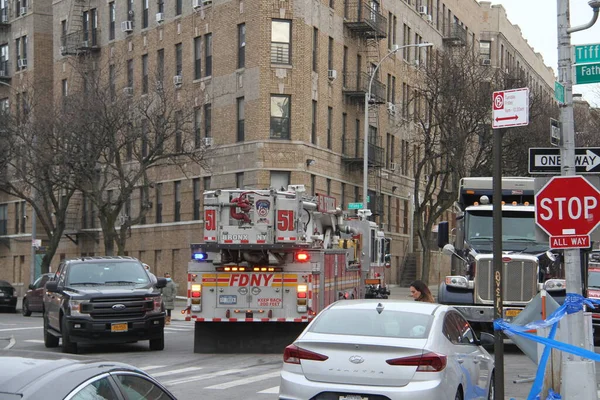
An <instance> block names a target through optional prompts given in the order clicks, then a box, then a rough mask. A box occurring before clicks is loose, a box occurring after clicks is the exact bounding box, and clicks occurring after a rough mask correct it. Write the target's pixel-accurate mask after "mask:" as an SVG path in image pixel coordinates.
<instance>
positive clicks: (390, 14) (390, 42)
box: [388, 12, 394, 50]
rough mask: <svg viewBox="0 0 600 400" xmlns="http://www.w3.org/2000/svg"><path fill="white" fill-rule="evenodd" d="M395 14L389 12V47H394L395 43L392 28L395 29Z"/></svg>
mask: <svg viewBox="0 0 600 400" xmlns="http://www.w3.org/2000/svg"><path fill="white" fill-rule="evenodd" d="M393 24H394V14H392V13H391V12H389V13H388V49H390V50H391V49H392V47H393V46H392V45H393V44H394V42H393V40H392V38H393V36H392V29H394V25H393Z"/></svg>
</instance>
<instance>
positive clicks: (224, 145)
mask: <svg viewBox="0 0 600 400" xmlns="http://www.w3.org/2000/svg"><path fill="white" fill-rule="evenodd" d="M50 3H51V4H50ZM423 42H430V43H433V45H434V48H444V47H448V46H474V47H475V48H477V47H479V49H480V55H481V58H482V63H484V65H489V66H490V68H502V69H503V70H504V69H506V70H516V71H522V73H523V74H524V76H525V78H526V79H527V82H528V83H529V84H530V85H535V86H536V87H538V88H539V90H543V91H545V92H547V93H548V94H549V95H551V93H552V90H553V82H554V79H555V78H554V74H553V72H552V70H551V69H550V68H548V67H547V66H545V65H544V63H543V60H542V59H541V56H540V55H539V54H537V53H535V52H534V51H533V49H532V48H531V47H530V46H529V45H528V44H527V42H526V41H525V40H524V39H523V37H522V35H521V33H520V30H519V28H518V27H517V26H514V25H512V24H511V23H510V22H509V21H508V20H507V18H506V13H505V11H504V9H503V8H502V7H501V6H492V5H491V3H490V2H487V1H485V2H484V1H481V2H477V1H475V0H422V1H418V0H407V1H403V0H398V1H385V2H384V0H379V1H378V0H369V1H367V0H311V1H297V0H168V1H165V0H115V1H110V0H108V1H105V0H54V1H52V2H47V1H39V0H38V1H36V0H20V1H19V0H10V1H9V0H0V55H1V57H2V58H1V60H0V61H1V63H0V82H1V83H0V106H1V107H2V108H3V109H7V110H10V111H11V112H21V111H22V110H23V109H24V107H23V106H20V104H21V103H23V98H26V97H27V93H25V92H24V91H23V90H24V89H23V88H24V87H26V86H24V82H27V83H28V84H29V86H27V87H31V83H32V82H33V86H34V87H36V88H40V90H42V89H43V90H45V92H47V93H48V94H47V101H52V100H53V99H60V97H61V96H67V95H68V93H69V87H70V80H71V79H72V74H71V68H70V66H72V65H73V64H72V63H73V62H78V61H77V60H78V59H83V58H85V59H86V60H88V62H89V60H92V62H95V63H97V65H100V64H103V63H104V64H106V63H108V64H110V65H115V66H116V68H117V70H118V71H121V72H120V73H119V74H118V76H117V77H115V84H116V86H117V87H118V89H119V90H126V91H128V93H130V94H131V95H132V96H134V97H135V96H143V95H144V90H146V88H147V85H148V76H149V75H151V74H153V73H154V71H157V70H161V71H162V74H163V75H162V76H163V84H164V85H176V86H177V87H178V88H179V87H181V88H185V89H186V90H187V91H188V92H191V93H193V100H192V101H193V102H194V105H195V107H196V108H195V113H196V115H195V118H194V124H195V128H196V130H197V131H198V132H199V135H200V137H201V140H202V143H203V144H204V145H206V146H209V147H210V149H211V152H210V160H209V164H210V166H211V167H210V170H204V169H202V168H199V167H198V168H195V167H193V166H192V167H190V168H191V169H190V171H189V172H188V173H187V174H185V175H183V174H182V173H181V172H180V171H179V170H178V169H176V168H173V169H170V170H163V171H162V172H161V174H160V176H156V177H154V179H155V185H154V189H153V190H154V193H152V194H151V198H152V201H153V204H154V205H153V208H152V209H151V211H150V214H149V215H148V217H147V219H146V223H145V224H140V225H136V226H134V227H133V228H132V230H131V237H130V238H129V239H128V242H127V243H128V244H127V254H128V255H131V256H134V257H138V258H140V259H141V260H143V261H144V262H146V263H148V264H150V265H151V267H152V268H153V270H154V272H155V273H158V274H162V273H163V272H165V271H169V272H171V274H172V276H173V278H174V279H175V280H176V281H178V282H179V283H180V284H183V281H184V279H185V270H186V265H187V261H188V259H189V256H190V252H189V244H191V243H196V242H200V241H201V237H202V228H203V224H202V212H201V207H202V205H201V202H202V191H203V190H204V189H207V188H210V189H217V188H231V187H247V188H267V187H277V188H279V187H282V186H284V187H285V186H286V185H287V184H290V183H294V184H304V185H306V187H307V191H308V192H309V193H313V194H314V193H326V194H329V195H331V196H334V197H335V198H336V199H337V201H338V204H340V205H342V204H343V205H344V208H347V205H348V203H351V202H362V181H363V174H362V166H363V152H362V143H363V142H362V140H363V137H364V132H363V130H364V129H363V123H364V120H363V118H364V117H363V114H364V108H363V103H364V95H365V91H366V90H367V89H366V87H367V84H368V80H369V78H370V75H369V72H370V71H371V69H372V68H373V67H374V66H375V65H376V64H377V63H378V62H379V60H380V59H382V58H383V57H384V56H385V55H386V54H388V53H389V52H390V51H391V50H392V49H393V48H394V45H399V46H404V45H409V44H414V43H423ZM430 52H431V48H415V47H411V48H406V49H403V50H400V51H398V52H396V53H395V54H393V55H391V56H390V57H389V58H387V59H386V60H385V62H383V63H382V65H381V68H380V70H379V72H378V74H377V75H376V77H375V80H374V86H373V89H372V95H373V98H374V99H375V103H376V104H375V105H373V106H371V107H369V126H370V128H369V167H370V173H369V205H370V208H371V209H372V210H374V211H375V213H376V218H377V220H378V222H379V223H380V224H381V226H382V227H383V229H384V230H385V231H387V233H388V234H389V235H390V236H391V237H392V268H391V270H390V272H389V277H388V278H389V281H390V282H396V281H397V280H398V279H399V275H400V269H401V268H402V264H403V261H404V259H405V256H406V254H408V253H409V252H411V251H414V250H415V249H416V246H418V243H417V241H416V240H413V239H412V237H413V235H412V234H413V231H412V206H411V204H412V199H411V193H412V187H413V185H414V179H413V178H412V171H413V162H414V157H415V156H417V157H418V154H419V149H418V148H416V146H415V145H414V143H413V142H412V141H411V137H412V135H413V133H414V129H417V127H416V125H413V124H406V123H402V124H400V123H399V122H398V121H399V120H400V119H402V118H404V116H403V110H405V109H406V107H405V104H404V103H405V102H406V101H407V98H408V97H409V95H410V91H411V81H412V80H413V79H415V76H416V74H417V70H418V67H419V66H420V65H422V64H423V63H426V62H427V59H428V57H429V56H430ZM486 60H489V61H486ZM36 90H37V89H36ZM23 104H24V103H23ZM139 203H140V199H135V198H134V199H133V201H132V207H134V208H135V207H136V206H139ZM159 205H160V207H158V206H159ZM72 210H73V214H74V215H75V216H76V218H74V221H76V222H75V223H74V224H71V225H70V226H68V229H67V232H66V235H65V237H64V239H63V240H62V242H61V245H60V247H59V249H58V251H57V256H56V257H55V260H54V261H53V263H52V264H53V267H55V266H56V265H58V262H59V260H60V259H63V258H69V257H75V256H80V255H102V254H103V249H104V248H103V244H102V240H101V239H100V238H99V235H100V228H99V226H98V224H97V222H96V221H95V218H94V210H93V207H91V206H90V205H89V204H87V202H86V200H85V199H83V198H81V197H77V196H76V197H75V198H74V199H73V206H72ZM158 210H160V211H158ZM29 215H31V210H30V207H29V206H28V205H27V204H25V203H24V202H22V201H20V200H18V199H14V198H9V197H7V196H6V195H0V279H7V280H8V281H11V282H14V283H17V284H19V283H22V284H24V285H25V286H26V285H27V284H28V283H29V276H30V265H31V256H30V254H31V239H32V235H31V218H28V216H29ZM36 237H37V238H38V239H41V240H42V246H43V244H44V237H43V234H42V232H41V231H40V230H38V232H37V235H36ZM183 286H184V285H180V287H181V288H183Z"/></svg>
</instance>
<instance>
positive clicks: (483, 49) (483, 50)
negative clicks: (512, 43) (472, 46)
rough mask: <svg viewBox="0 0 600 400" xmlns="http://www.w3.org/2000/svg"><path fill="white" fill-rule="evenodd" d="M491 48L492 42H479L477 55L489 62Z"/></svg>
mask: <svg viewBox="0 0 600 400" xmlns="http://www.w3.org/2000/svg"><path fill="white" fill-rule="evenodd" d="M491 47H492V42H489V41H483V40H482V41H481V42H479V54H480V55H481V58H482V59H484V60H489V59H490V57H491V54H492V53H491V50H492V49H491Z"/></svg>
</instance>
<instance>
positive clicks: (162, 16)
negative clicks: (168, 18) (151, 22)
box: [156, 13, 165, 24]
mask: <svg viewBox="0 0 600 400" xmlns="http://www.w3.org/2000/svg"><path fill="white" fill-rule="evenodd" d="M164 20H165V14H163V13H156V22H158V23H159V24H160V23H161V22H163V21H164Z"/></svg>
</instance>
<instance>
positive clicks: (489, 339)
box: [479, 332, 496, 347]
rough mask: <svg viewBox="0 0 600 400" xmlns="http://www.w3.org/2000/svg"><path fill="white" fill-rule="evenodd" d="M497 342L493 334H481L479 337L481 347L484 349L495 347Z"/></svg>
mask: <svg viewBox="0 0 600 400" xmlns="http://www.w3.org/2000/svg"><path fill="white" fill-rule="evenodd" d="M495 341H496V339H495V338H494V335H492V334H491V333H487V332H481V334H480V336H479V345H480V346H483V347H494V343H495Z"/></svg>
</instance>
